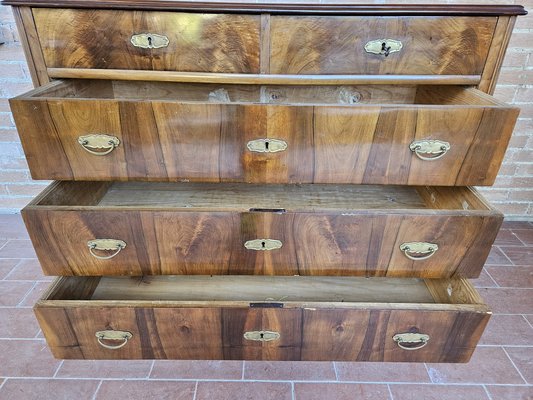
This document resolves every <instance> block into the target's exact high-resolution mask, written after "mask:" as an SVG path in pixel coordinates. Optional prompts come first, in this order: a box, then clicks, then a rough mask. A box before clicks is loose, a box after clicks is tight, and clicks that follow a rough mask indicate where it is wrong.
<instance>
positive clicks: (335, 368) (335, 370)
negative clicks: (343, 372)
mask: <svg viewBox="0 0 533 400" xmlns="http://www.w3.org/2000/svg"><path fill="white" fill-rule="evenodd" d="M333 372H335V380H336V381H337V382H338V381H339V373H338V371H337V363H336V362H335V361H333Z"/></svg>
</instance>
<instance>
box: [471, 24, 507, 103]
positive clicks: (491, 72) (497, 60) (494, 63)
mask: <svg viewBox="0 0 533 400" xmlns="http://www.w3.org/2000/svg"><path fill="white" fill-rule="evenodd" d="M515 21H516V17H499V18H498V23H497V24H496V29H495V31H494V36H493V39H492V44H491V46H490V51H489V54H488V57H487V61H486V63H485V68H484V70H483V73H482V75H481V82H480V83H479V86H478V89H479V90H481V91H483V92H486V93H489V94H493V93H494V90H495V89H496V82H497V80H498V76H499V74H500V69H501V67H502V63H503V59H504V57H505V53H506V51H507V46H508V45H509V40H510V39H511V34H512V32H513V28H514V24H515Z"/></svg>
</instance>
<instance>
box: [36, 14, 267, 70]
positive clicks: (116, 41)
mask: <svg viewBox="0 0 533 400" xmlns="http://www.w3.org/2000/svg"><path fill="white" fill-rule="evenodd" d="M33 17H34V20H35V26H36V28H37V34H38V38H39V42H40V44H41V48H42V51H43V56H44V61H45V63H46V66H47V67H48V68H94V69H130V70H155V71H186V72H187V71H192V72H224V73H258V72H259V47H260V45H259V37H260V27H261V23H260V19H261V17H260V16H259V15H236V14H231V15H230V14H201V13H180V12H152V11H123V10H81V9H49V8H48V9H47V8H34V9H33Z"/></svg>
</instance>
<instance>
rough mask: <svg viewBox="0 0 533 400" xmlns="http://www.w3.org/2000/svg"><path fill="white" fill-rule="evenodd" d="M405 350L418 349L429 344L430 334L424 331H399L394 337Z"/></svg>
mask: <svg viewBox="0 0 533 400" xmlns="http://www.w3.org/2000/svg"><path fill="white" fill-rule="evenodd" d="M392 340H394V341H395V342H396V344H397V345H398V347H399V348H401V349H403V350H418V349H421V348H422V347H424V346H425V345H427V344H428V341H429V335H426V334H424V333H398V334H396V335H394V336H393V337H392Z"/></svg>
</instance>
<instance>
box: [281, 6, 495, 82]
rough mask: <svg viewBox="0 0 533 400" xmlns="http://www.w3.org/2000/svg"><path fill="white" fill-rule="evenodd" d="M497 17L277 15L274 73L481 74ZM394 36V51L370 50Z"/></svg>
mask: <svg viewBox="0 0 533 400" xmlns="http://www.w3.org/2000/svg"><path fill="white" fill-rule="evenodd" d="M496 22H497V18H490V17H486V18H468V17H453V18H447V17H423V18H417V17H390V18H372V17H289V16H272V17H271V22H270V23H271V33H270V38H271V39H270V40H271V45H270V54H271V56H270V73H273V74H430V75H433V74H445V75H460V74H464V75H476V74H481V72H482V71H483V67H484V65H485V60H486V58H487V54H488V51H489V47H490V43H491V40H492V35H493V33H494V29H495V27H496ZM383 39H394V40H398V41H401V42H402V44H403V47H402V49H401V50H400V51H399V52H396V53H390V54H389V55H388V56H384V55H379V54H371V53H367V52H366V51H365V45H366V44H367V42H369V41H373V40H383Z"/></svg>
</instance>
